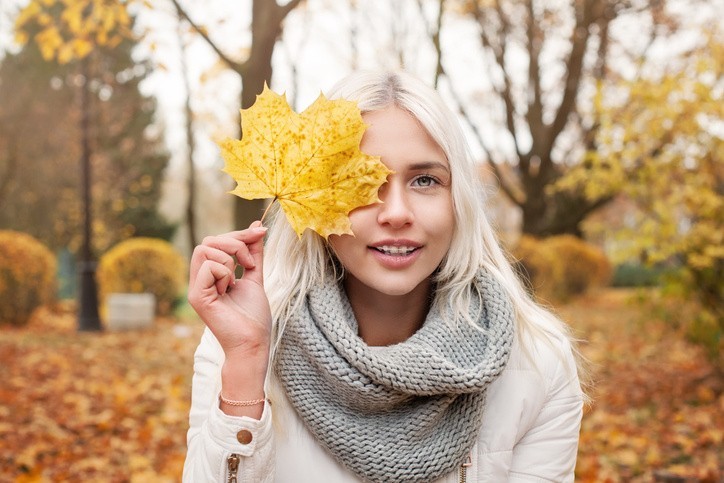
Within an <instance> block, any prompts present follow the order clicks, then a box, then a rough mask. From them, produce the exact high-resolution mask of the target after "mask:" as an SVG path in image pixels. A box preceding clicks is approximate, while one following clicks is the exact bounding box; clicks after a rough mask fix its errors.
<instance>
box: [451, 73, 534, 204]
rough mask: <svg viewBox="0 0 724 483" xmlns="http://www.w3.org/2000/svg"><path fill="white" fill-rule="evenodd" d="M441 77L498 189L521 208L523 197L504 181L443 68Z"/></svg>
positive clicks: (498, 167)
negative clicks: (446, 81)
mask: <svg viewBox="0 0 724 483" xmlns="http://www.w3.org/2000/svg"><path fill="white" fill-rule="evenodd" d="M441 67H442V66H441ZM443 75H444V76H445V77H447V79H448V86H449V88H450V94H451V95H452V96H453V99H454V100H455V103H456V104H457V106H458V112H459V113H460V115H461V116H462V118H463V120H464V121H465V123H466V124H467V125H468V127H469V128H470V130H471V131H472V132H473V135H474V136H475V139H476V140H477V141H478V144H479V145H480V147H481V148H482V150H483V152H484V153H485V157H486V158H487V159H488V163H489V164H490V166H491V167H492V168H493V172H494V173H495V176H496V178H497V179H498V183H499V184H500V188H501V189H502V190H503V192H504V193H505V194H506V196H508V198H510V200H511V201H512V202H513V203H515V204H516V205H518V206H522V204H523V203H524V202H525V196H523V195H521V194H520V193H521V191H520V189H518V188H517V187H516V186H515V184H514V183H513V182H511V181H510V180H508V179H506V175H505V173H503V170H502V169H500V166H499V165H498V163H497V162H496V161H495V160H494V159H493V155H492V153H491V152H490V150H489V149H488V147H487V146H486V144H485V141H484V140H483V135H482V134H481V133H480V130H479V129H478V126H477V125H476V124H475V123H474V122H473V120H472V117H471V116H470V113H469V112H468V110H467V109H466V107H465V102H463V100H462V98H461V97H460V95H459V94H458V92H457V91H456V90H455V87H454V86H453V83H452V79H451V78H450V76H449V75H448V74H447V73H446V72H445V70H444V68H443Z"/></svg>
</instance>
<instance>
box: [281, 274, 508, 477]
mask: <svg viewBox="0 0 724 483" xmlns="http://www.w3.org/2000/svg"><path fill="white" fill-rule="evenodd" d="M476 283H477V284H478V287H479V289H480V293H481V294H482V297H481V299H482V300H475V301H474V303H473V306H472V307H470V313H471V314H479V317H478V320H477V323H478V324H479V326H480V328H482V329H483V330H482V331H481V330H478V329H476V328H474V327H472V326H471V325H470V324H469V323H468V322H466V321H464V320H460V321H454V322H453V323H450V321H445V320H443V318H442V317H440V315H439V314H438V315H435V314H433V313H432V312H431V313H430V314H428V317H427V319H426V320H425V323H424V325H423V326H422V327H421V328H420V330H418V331H417V332H416V333H415V334H414V335H413V336H412V337H410V338H409V339H408V340H406V341H404V342H402V343H399V344H395V345H392V346H388V347H383V348H370V347H369V346H367V345H366V344H365V343H364V342H363V341H362V339H360V337H359V336H358V335H357V322H356V321H355V318H354V315H353V313H352V308H351V307H350V304H349V301H348V300H347V297H346V295H345V293H344V290H343V289H342V288H341V287H340V286H339V284H337V283H330V284H329V285H328V286H323V287H316V288H315V289H313V290H312V291H311V292H310V293H309V294H308V296H307V300H306V304H305V306H304V309H303V310H302V311H301V313H299V314H298V315H296V316H295V317H293V318H292V319H290V320H289V321H288V323H287V326H286V328H285V329H284V336H283V338H282V341H281V343H280V345H279V348H278V352H277V359H276V371H277V373H278V375H279V379H280V380H281V382H282V384H283V385H284V387H285V388H286V392H287V395H288V397H289V400H290V401H291V404H292V406H293V407H294V408H295V410H296V411H297V413H298V414H299V416H300V417H301V418H302V420H303V421H304V422H305V424H306V425H307V427H308V428H309V430H310V431H311V432H312V433H313V434H314V436H315V437H316V438H317V440H318V441H319V442H320V443H321V444H322V445H323V446H324V447H325V448H326V449H327V450H328V451H329V453H331V454H332V455H333V456H334V458H336V459H337V460H338V461H339V462H340V463H341V464H342V465H344V466H346V467H347V468H349V469H350V470H351V471H353V472H354V473H356V474H357V475H358V476H360V477H361V478H363V479H364V480H367V481H372V482H423V481H432V480H435V479H437V478H439V477H441V476H442V475H444V474H446V473H448V472H450V471H452V470H453V469H455V468H457V467H458V466H459V465H461V464H462V463H463V461H464V460H465V458H466V456H467V455H468V453H469V451H470V449H471V448H472V447H473V445H474V444H475V441H476V440H477V436H478V433H479V431H480V426H481V423H482V415H483V409H484V405H485V394H486V390H487V387H488V385H489V384H490V383H491V382H492V381H493V380H495V378H496V377H497V376H498V375H499V374H500V373H501V372H502V370H503V368H504V367H505V364H506V363H507V361H508V355H509V353H510V348H511V344H512V341H513V328H514V315H513V309H512V306H511V303H510V300H509V299H508V297H507V296H506V295H505V294H504V292H503V289H502V287H501V286H500V285H499V284H498V282H497V281H495V280H494V279H493V277H492V276H490V275H489V274H487V272H481V273H480V274H478V276H477V279H476ZM481 303H482V307H481V305H480V304H481Z"/></svg>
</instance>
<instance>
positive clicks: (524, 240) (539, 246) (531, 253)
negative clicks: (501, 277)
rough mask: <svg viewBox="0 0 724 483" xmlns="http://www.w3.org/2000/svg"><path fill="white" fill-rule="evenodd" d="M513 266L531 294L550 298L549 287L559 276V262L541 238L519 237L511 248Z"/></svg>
mask: <svg viewBox="0 0 724 483" xmlns="http://www.w3.org/2000/svg"><path fill="white" fill-rule="evenodd" d="M513 256H514V257H515V259H516V261H515V268H516V270H517V271H518V274H519V275H520V277H521V279H522V280H523V283H524V284H525V286H526V288H527V289H528V291H529V292H530V293H531V294H538V295H539V296H541V297H543V298H550V288H551V287H552V286H553V284H555V283H556V280H558V278H559V276H558V274H557V271H560V264H559V263H557V262H556V260H555V258H554V254H553V253H552V252H551V251H550V250H547V249H546V246H545V244H544V243H543V241H542V240H539V239H537V238H534V237H532V236H529V235H523V236H522V237H520V240H519V241H518V244H517V246H516V247H515V249H514V250H513Z"/></svg>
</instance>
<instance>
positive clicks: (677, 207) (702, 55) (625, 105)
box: [557, 29, 724, 331]
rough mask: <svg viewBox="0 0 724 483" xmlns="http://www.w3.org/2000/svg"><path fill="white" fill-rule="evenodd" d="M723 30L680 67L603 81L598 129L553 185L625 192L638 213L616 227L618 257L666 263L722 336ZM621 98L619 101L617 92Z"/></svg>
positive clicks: (595, 194)
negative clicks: (674, 266)
mask: <svg viewBox="0 0 724 483" xmlns="http://www.w3.org/2000/svg"><path fill="white" fill-rule="evenodd" d="M723 34H724V32H721V31H720V30H718V29H715V30H713V31H712V32H710V33H708V34H705V35H703V39H704V41H702V42H701V43H700V45H698V46H697V47H696V48H695V49H693V50H692V51H690V52H688V55H687V61H688V62H687V64H686V66H685V68H683V69H680V70H674V71H670V72H664V73H662V74H658V75H654V74H647V75H642V76H640V77H638V78H635V79H632V80H627V79H620V80H619V82H617V83H615V84H614V83H611V84H609V85H605V86H604V85H601V86H600V87H599V89H598V92H597V95H596V102H595V112H596V118H597V119H598V122H599V128H598V130H597V132H596V139H595V142H594V143H593V144H594V145H595V147H596V149H594V150H591V151H589V152H588V153H587V154H586V159H585V161H584V163H582V164H580V165H578V166H576V167H574V168H573V169H571V170H570V171H569V172H568V173H567V174H566V176H564V177H563V178H561V180H560V181H559V183H558V185H557V189H559V190H561V191H570V190H577V191H582V192H583V193H584V194H585V196H586V197H587V199H592V200H594V199H600V198H602V197H607V196H612V195H613V194H615V193H621V194H623V195H625V196H626V198H627V199H628V200H629V201H630V202H631V203H633V205H634V207H635V210H634V211H633V212H631V213H629V216H628V218H629V219H628V220H627V222H626V223H625V224H623V225H622V226H619V227H617V229H616V230H611V228H612V227H607V230H608V231H609V232H610V231H614V233H615V235H616V238H617V239H618V240H619V243H618V246H619V249H618V250H617V252H618V253H617V255H618V256H619V257H621V258H631V257H635V258H637V259H640V260H643V261H644V262H646V263H650V264H656V263H661V262H665V261H669V260H672V259H675V260H677V261H678V262H679V263H680V264H681V265H682V266H683V267H684V269H685V272H684V277H685V278H686V284H685V286H686V287H687V288H688V290H687V291H688V292H689V293H690V294H693V295H694V296H696V297H697V298H698V299H699V301H700V302H701V304H702V306H703V307H704V309H705V310H708V311H710V312H711V314H712V315H714V316H715V317H716V319H717V320H718V323H719V326H720V330H721V331H724V311H723V308H722V305H721V301H722V300H723V299H724V231H723V230H722V227H724V169H722V157H723V156H724V139H723V137H722V134H721V131H720V130H719V131H717V129H721V122H722V119H724V98H723V97H724V74H723V73H722V68H721V67H722V66H721V59H722V58H724V36H723ZM622 93H623V95H622Z"/></svg>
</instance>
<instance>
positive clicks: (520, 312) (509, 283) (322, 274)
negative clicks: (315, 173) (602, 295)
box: [264, 72, 575, 371]
mask: <svg viewBox="0 0 724 483" xmlns="http://www.w3.org/2000/svg"><path fill="white" fill-rule="evenodd" d="M329 98H331V99H334V98H344V99H349V100H353V101H356V102H357V103H358V106H359V108H360V110H361V111H362V112H363V113H364V112H369V111H375V110H379V109H383V108H385V107H388V106H390V105H395V106H396V107H398V108H401V109H404V110H406V111H408V112H409V113H410V114H412V115H413V116H414V117H415V118H416V119H417V120H418V121H419V122H420V124H421V125H422V126H423V127H424V128H425V129H426V130H427V132H428V133H429V134H430V136H432V138H433V139H434V140H435V142H436V143H437V144H438V145H439V146H440V148H441V149H442V150H443V152H444V153H445V155H446V157H447V159H448V163H449V165H450V171H451V180H452V181H451V191H452V199H453V209H454V215H455V221H456V223H455V231H454V233H453V236H452V242H451V245H450V250H449V252H448V253H447V255H446V257H445V258H444V259H443V261H442V262H441V264H440V267H439V269H438V270H437V271H436V273H435V275H434V277H435V282H436V284H435V293H434V296H433V300H432V306H431V310H440V311H441V313H445V311H446V310H445V309H447V310H451V311H452V314H453V316H454V318H456V319H460V318H462V319H465V320H468V321H471V322H472V316H471V314H470V313H469V307H470V300H471V297H473V296H476V295H477V294H476V293H475V290H476V285H475V284H474V283H473V280H474V278H475V276H476V273H478V271H479V270H480V268H481V267H483V268H485V269H487V270H488V272H489V273H491V274H492V275H493V276H494V277H495V278H496V279H497V280H498V281H499V282H500V283H501V285H502V286H503V288H504V289H505V291H506V292H507V293H508V295H509V296H510V299H511V301H512V303H513V306H514V307H515V310H516V315H517V327H516V328H517V330H516V333H517V336H518V340H519V342H520V343H521V347H522V349H523V351H524V352H525V353H526V354H527V355H528V356H529V357H530V358H531V360H532V359H533V356H532V354H530V352H529V351H528V350H527V348H529V347H532V340H533V339H539V338H543V339H544V340H546V341H548V342H549V343H550V345H551V346H552V347H559V346H560V345H559V344H556V343H555V340H560V338H561V337H564V338H565V339H568V341H569V342H571V343H572V342H573V341H572V338H571V336H570V332H569V329H568V327H567V326H566V324H564V323H563V322H562V321H560V320H559V319H558V318H557V317H555V316H554V315H553V314H552V313H551V312H549V311H548V310H546V309H544V308H543V307H541V306H540V305H538V304H537V303H535V302H534V301H533V300H532V299H531V297H530V296H529V294H528V293H527V291H526V290H525V289H524V287H523V285H522V284H521V283H520V281H519V279H518V277H517V275H516V273H515V272H514V270H513V268H512V266H511V264H510V262H509V260H508V258H507V257H506V254H505V253H504V251H503V250H502V248H501V247H500V245H499V243H498V240H497V238H496V236H495V233H494V230H493V228H492V226H491V224H490V222H489V221H488V219H487V218H486V216H485V210H484V206H485V197H484V192H483V190H482V183H480V182H479V177H478V175H477V170H476V166H475V163H474V161H473V158H472V155H471V154H470V152H469V149H468V145H467V143H466V140H465V138H464V135H463V132H462V130H461V128H460V125H459V123H458V120H457V118H456V117H455V116H454V114H453V113H452V112H451V111H450V110H449V109H448V108H447V106H445V104H444V103H443V101H442V99H441V98H440V96H439V95H438V94H437V92H436V91H434V90H433V89H432V88H430V87H428V86H427V85H426V84H424V83H423V82H422V81H420V80H418V79H416V78H414V77H412V76H410V75H408V74H405V73H402V72H359V73H355V74H352V75H350V76H348V77H346V78H345V79H343V80H341V81H340V82H339V83H337V85H336V86H334V87H333V88H332V90H331V92H330V93H329ZM280 212H281V210H279V209H278V208H277V209H276V210H275V213H274V216H273V221H272V222H271V226H270V229H269V236H268V239H267V243H266V248H265V264H264V267H265V284H264V285H265V287H266V290H267V294H268V296H269V300H270V303H271V307H272V313H273V316H274V320H275V321H276V323H275V334H274V337H275V340H276V342H278V340H279V338H280V337H281V335H282V333H283V330H284V324H285V323H286V320H287V319H288V318H289V316H290V315H291V314H293V313H294V312H296V310H297V309H298V307H299V304H301V303H302V301H303V299H304V295H305V294H306V293H307V292H308V291H309V290H310V288H311V287H312V286H314V285H315V284H318V283H322V282H324V281H325V278H326V277H335V278H341V277H342V273H341V271H340V269H339V266H338V264H337V263H336V262H335V257H334V255H333V253H332V250H331V248H330V247H329V244H328V243H327V242H326V241H325V240H324V239H323V238H322V237H320V236H319V235H317V234H316V233H314V232H312V231H311V230H307V231H306V232H305V233H304V234H303V236H302V237H301V239H299V238H298V237H297V235H296V233H295V232H294V231H293V230H292V229H291V227H290V226H289V224H288V223H287V222H286V221H285V219H284V216H283V215H280V214H279V213H280ZM572 345H573V344H572ZM571 369H572V370H574V371H575V368H571Z"/></svg>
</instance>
